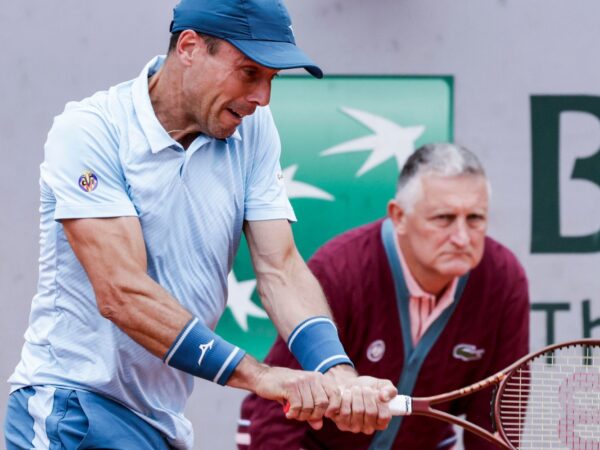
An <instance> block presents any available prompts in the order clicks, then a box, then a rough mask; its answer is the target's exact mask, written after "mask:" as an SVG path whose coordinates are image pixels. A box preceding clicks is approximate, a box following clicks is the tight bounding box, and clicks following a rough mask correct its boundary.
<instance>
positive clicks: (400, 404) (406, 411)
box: [283, 395, 412, 416]
mask: <svg viewBox="0 0 600 450" xmlns="http://www.w3.org/2000/svg"><path fill="white" fill-rule="evenodd" d="M389 406H390V412H391V413H392V416H410V415H411V414H412V399H411V398H410V397H409V396H408V395H396V397H394V398H393V399H391V400H390V403H389ZM289 410H290V404H289V403H288V402H285V403H284V404H283V412H284V413H287V412H288V411H289Z"/></svg>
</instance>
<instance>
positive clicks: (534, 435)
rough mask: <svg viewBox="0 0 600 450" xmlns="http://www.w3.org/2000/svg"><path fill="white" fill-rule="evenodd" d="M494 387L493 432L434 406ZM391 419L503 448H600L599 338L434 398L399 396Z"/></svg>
mask: <svg viewBox="0 0 600 450" xmlns="http://www.w3.org/2000/svg"><path fill="white" fill-rule="evenodd" d="M488 387H495V388H496V392H495V394H493V399H492V401H491V407H492V420H493V423H494V425H495V429H496V431H497V432H496V433H494V434H492V433H490V432H488V431H486V430H484V429H483V428H481V427H480V426H478V425H475V424H473V423H470V422H467V421H466V420H463V419H461V418H459V417H456V416H453V415H451V414H448V413H446V412H444V411H440V410H438V409H435V408H433V406H434V405H437V404H439V403H444V402H448V401H451V400H454V399H457V398H460V397H465V396H467V395H470V394H473V393H475V392H478V391H481V390H482V389H485V388H488ZM390 410H391V412H392V414H393V415H403V416H407V415H422V416H428V417H433V418H436V419H439V420H443V421H445V422H449V423H452V424H455V425H458V426H460V427H462V428H464V429H465V430H467V431H470V432H472V433H475V434H476V435H477V436H480V437H482V438H484V439H487V440H488V441H490V442H493V443H494V444H496V445H497V446H498V447H499V448H503V449H507V450H520V449H531V450H542V449H565V450H600V340H594V339H583V340H578V341H572V342H565V343H562V344H556V345H551V346H549V347H546V348H544V349H542V350H540V351H537V352H534V353H531V354H529V355H527V356H525V357H523V358H521V359H520V360H518V361H517V362H515V363H513V364H511V365H510V366H509V367H507V368H506V369H504V370H502V371H500V372H498V373H496V374H495V375H492V376H490V377H488V378H486V379H484V380H482V381H480V382H478V383H475V384H472V385H470V386H467V387H464V388H462V389H458V390H455V391H452V392H448V393H445V394H440V395H435V396H432V397H421V398H417V397H412V398H411V397H408V396H405V395H398V396H397V397H396V398H394V399H393V400H392V401H391V402H390Z"/></svg>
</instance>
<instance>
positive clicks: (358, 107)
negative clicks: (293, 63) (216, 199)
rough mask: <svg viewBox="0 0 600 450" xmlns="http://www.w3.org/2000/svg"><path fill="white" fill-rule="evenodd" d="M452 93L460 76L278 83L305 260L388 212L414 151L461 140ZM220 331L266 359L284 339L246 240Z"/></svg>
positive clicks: (278, 110)
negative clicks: (260, 291)
mask: <svg viewBox="0 0 600 450" xmlns="http://www.w3.org/2000/svg"><path fill="white" fill-rule="evenodd" d="M452 91H453V80H452V78H451V77H444V76H439V77H434V76H427V77H410V76H381V77H376V76H333V77H328V78H325V79H324V80H313V79H312V78H310V77H304V76H284V77H281V78H278V79H277V80H276V81H275V83H274V86H273V93H272V101H271V110H272V112H273V116H274V118H275V122H276V123H277V127H278V129H279V133H280V135H281V141H282V156H281V162H282V173H281V176H282V177H283V181H284V183H285V186H286V190H287V193H288V196H289V198H290V201H291V202H292V206H293V207H294V210H295V212H296V216H297V217H298V222H297V223H295V224H294V225H293V227H292V229H293V232H294V238H295V241H296V245H297V246H298V249H299V250H300V252H301V254H302V255H303V256H304V258H305V259H308V258H310V256H311V255H312V254H313V253H314V251H315V250H316V249H317V248H318V247H319V246H320V245H322V244H323V243H325V242H326V241H327V240H329V239H331V238H332V237H334V236H336V235H337V234H340V233H342V232H344V231H346V230H348V229H350V228H353V227H356V226H359V225H362V224H365V223H368V222H370V221H373V220H376V219H378V218H380V217H382V216H384V215H385V210H386V205H387V202H388V200H389V199H390V198H392V196H393V195H394V190H395V185H396V180H397V177H398V173H399V170H400V169H401V167H402V165H403V164H404V162H405V161H406V158H408V156H409V155H410V154H411V153H412V152H413V150H414V149H415V148H417V147H418V146H420V145H422V144H425V143H427V142H436V141H451V140H452V126H453V122H452V111H453V106H452V101H453V95H452ZM357 257H360V255H357ZM285 300H288V301H295V299H285ZM217 331H218V332H219V333H220V334H221V335H222V336H224V337H225V338H226V339H228V340H229V341H231V342H234V343H235V344H237V345H239V346H241V347H243V348H244V349H246V350H247V351H249V352H250V353H251V354H253V355H254V356H256V357H258V358H263V357H264V356H265V355H266V353H267V351H268V349H269V347H270V346H271V344H272V342H273V340H274V339H275V337H276V331H275V329H274V327H273V325H272V324H271V322H270V321H269V319H268V317H267V314H266V312H265V311H264V309H263V308H262V307H261V305H260V300H259V298H258V295H257V292H256V277H255V275H254V273H253V271H252V265H251V263H250V256H249V254H248V250H247V246H246V244H245V242H243V243H242V244H241V246H240V250H239V252H238V255H237V256H236V260H235V262H234V267H233V270H232V272H231V273H230V274H229V295H228V305H227V310H226V312H225V314H224V315H223V318H222V319H221V322H220V323H219V326H218V330H217Z"/></svg>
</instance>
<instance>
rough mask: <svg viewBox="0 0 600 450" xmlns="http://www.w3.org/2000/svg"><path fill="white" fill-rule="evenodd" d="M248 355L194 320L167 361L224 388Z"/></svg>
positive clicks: (175, 344) (173, 347) (180, 335)
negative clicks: (245, 355)
mask: <svg viewBox="0 0 600 450" xmlns="http://www.w3.org/2000/svg"><path fill="white" fill-rule="evenodd" d="M244 354H245V353H244V351H243V350H241V349H240V348H239V347H236V346H235V345H232V344H230V343H229V342H227V341H226V340H224V339H223V338H221V337H220V336H218V335H217V334H215V333H214V332H213V331H212V330H211V329H210V328H208V327H207V326H205V325H204V324H202V323H201V322H200V321H199V320H198V318H197V317H194V318H192V319H191V320H190V321H189V322H188V323H187V324H186V326H185V327H183V330H181V333H179V336H177V338H176V339H175V342H173V345H171V348H169V351H168V352H167V354H166V355H165V357H164V358H163V361H164V362H165V363H166V364H168V365H169V366H172V367H175V368H176V369H179V370H183V371H184V372H187V373H190V374H192V375H195V376H197V377H200V378H204V379H205V380H209V381H214V382H215V383H218V384H220V385H224V384H225V383H227V380H229V377H230V376H231V374H232V373H233V371H234V370H235V368H236V367H237V365H238V364H239V363H240V361H241V360H242V358H243V357H244Z"/></svg>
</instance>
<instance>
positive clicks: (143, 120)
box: [131, 55, 242, 153]
mask: <svg viewBox="0 0 600 450" xmlns="http://www.w3.org/2000/svg"><path fill="white" fill-rule="evenodd" d="M165 59H166V56H165V55H160V56H156V57H154V58H152V60H150V62H149V63H148V64H146V66H145V67H144V68H143V69H142V72H141V73H140V75H139V76H138V77H137V78H136V79H135V80H134V81H133V85H132V87H131V96H132V101H133V107H134V109H135V113H136V115H137V117H138V121H139V123H140V127H141V129H142V131H143V132H144V135H145V136H146V139H147V140H148V143H149V144H150V150H151V151H152V153H158V152H160V151H161V150H164V149H165V148H169V147H172V146H174V145H175V146H178V147H181V145H180V144H179V143H178V142H177V141H176V140H175V139H173V138H172V137H171V136H169V133H167V131H166V130H165V129H164V127H163V126H162V124H161V123H160V122H159V120H158V118H157V117H156V114H155V113H154V108H153V107H152V102H151V101H150V94H149V91H148V78H149V77H150V76H152V75H153V74H155V73H156V72H157V71H158V69H160V67H161V66H162V65H163V64H164V62H165ZM198 138H201V140H211V139H214V138H210V137H208V136H205V135H200V136H198ZM198 138H196V139H198ZM228 139H235V140H241V139H242V136H241V134H240V132H239V130H237V129H236V130H235V131H234V133H233V134H232V135H231V136H230V137H228V138H227V139H223V140H224V141H227V140H228ZM215 140H217V139H215ZM219 140H220V139H219Z"/></svg>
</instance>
